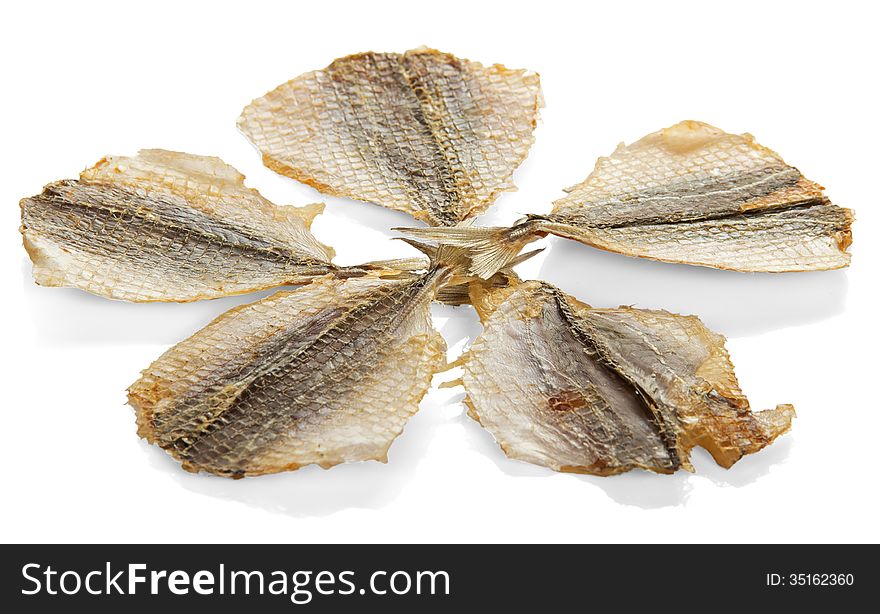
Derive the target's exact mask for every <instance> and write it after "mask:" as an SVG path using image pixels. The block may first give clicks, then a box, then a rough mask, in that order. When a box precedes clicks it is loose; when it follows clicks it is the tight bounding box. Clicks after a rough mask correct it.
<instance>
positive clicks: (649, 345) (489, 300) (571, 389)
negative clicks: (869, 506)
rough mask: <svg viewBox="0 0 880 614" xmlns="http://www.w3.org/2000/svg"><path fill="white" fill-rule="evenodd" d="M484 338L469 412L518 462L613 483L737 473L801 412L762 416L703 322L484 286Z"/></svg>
mask: <svg viewBox="0 0 880 614" xmlns="http://www.w3.org/2000/svg"><path fill="white" fill-rule="evenodd" d="M472 300H473V304H474V306H475V307H476V309H477V311H478V313H479V315H480V319H481V320H482V322H483V326H484V330H483V333H482V334H481V335H480V336H479V337H478V338H477V340H476V341H475V342H474V344H473V345H472V346H471V348H470V349H469V350H468V352H467V353H466V354H465V355H464V356H463V357H462V358H461V359H460V360H459V361H458V363H457V364H459V365H461V366H462V367H463V369H464V374H463V376H462V379H461V383H463V385H464V388H465V391H466V392H467V398H466V400H465V402H466V404H467V406H468V407H469V414H470V415H471V417H473V418H474V419H475V420H477V421H478V422H480V424H482V425H483V426H484V427H485V428H486V429H488V430H489V432H491V433H492V435H493V436H494V437H495V439H496V440H497V441H498V443H499V444H500V445H501V447H502V448H503V450H504V452H505V453H506V454H507V455H508V456H510V457H511V458H516V459H520V460H524V461H527V462H530V463H535V464H538V465H543V466H546V467H550V468H552V469H555V470H557V471H566V472H575V473H589V474H596V475H612V474H616V473H622V472H625V471H629V470H631V469H636V468H638V469H646V470H649V471H655V472H658V473H672V472H674V471H676V470H677V469H679V468H684V469H688V470H691V469H692V467H691V464H690V461H689V460H688V459H689V456H690V452H691V450H692V449H693V448H694V447H695V446H701V447H703V448H705V449H706V450H708V451H709V453H710V454H711V455H712V456H713V458H714V459H715V461H716V462H717V463H718V464H719V465H722V466H723V467H730V466H731V465H733V464H734V463H735V462H736V461H737V460H739V459H740V458H741V457H742V456H743V455H745V454H751V453H753V452H757V451H758V450H760V449H762V448H764V447H765V446H767V445H769V444H770V443H772V442H773V440H774V439H776V437H778V436H779V435H781V434H782V433H785V432H786V431H787V430H788V429H789V427H790V425H791V420H792V418H793V417H794V415H795V412H794V408H793V407H792V406H791V405H779V406H777V407H776V408H775V409H771V410H766V411H761V412H752V411H751V410H750V409H749V403H748V401H747V399H746V398H745V396H743V394H742V392H741V391H740V389H739V386H738V384H737V380H736V376H735V375H734V372H733V365H732V364H731V362H730V358H729V357H728V354H727V352H726V350H725V349H724V338H723V337H722V336H721V335H718V334H716V333H713V332H712V331H710V330H708V329H707V328H706V327H705V326H704V325H703V324H702V323H701V322H700V320H699V319H697V318H696V317H694V316H681V315H676V314H671V313H668V312H665V311H648V310H643V309H633V308H629V307H620V308H617V309H594V308H592V307H590V306H588V305H586V304H584V303H581V302H580V301H578V300H576V299H574V298H573V297H571V296H568V295H566V294H564V293H563V292H561V291H560V290H558V289H557V288H555V287H553V286H551V285H549V284H546V283H543V282H537V281H529V282H523V283H515V282H514V283H511V285H510V286H509V287H507V288H498V287H497V286H496V287H492V286H488V285H486V284H472Z"/></svg>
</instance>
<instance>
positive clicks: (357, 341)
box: [129, 268, 449, 478]
mask: <svg viewBox="0 0 880 614" xmlns="http://www.w3.org/2000/svg"><path fill="white" fill-rule="evenodd" d="M386 274H387V276H386ZM395 275H396V271H388V272H383V271H380V270H377V271H370V272H369V273H367V274H365V275H363V276H361V277H350V278H340V277H338V276H334V275H328V276H325V277H321V278H318V279H316V280H315V281H313V282H312V283H311V284H309V285H307V286H304V287H302V288H299V289H297V290H294V291H292V292H286V291H280V292H277V293H275V294H273V295H272V296H269V297H268V298H265V299H263V300H260V301H257V302H255V303H252V304H250V305H245V306H243V307H238V308H235V309H232V310H230V311H228V312H226V313H225V314H223V315H221V316H220V317H218V318H217V319H216V320H214V321H213V322H211V323H210V324H208V325H207V326H206V327H205V328H203V329H202V330H200V331H199V332H197V333H195V334H194V335H193V336H192V337H190V338H189V339H187V340H185V341H182V342H180V343H178V344H177V345H176V346H174V347H172V348H171V349H170V350H168V351H167V352H166V353H165V354H164V355H163V356H162V357H160V358H159V359H158V360H157V361H156V362H154V363H153V364H152V365H151V366H150V367H149V368H148V369H146V370H145V371H144V372H143V375H142V377H141V378H140V379H139V380H138V381H137V382H136V383H134V384H133V385H132V386H131V387H130V389H129V403H130V404H131V405H132V406H133V407H134V408H135V410H136V414H137V422H138V433H139V434H140V435H141V437H144V438H146V439H147V440H148V441H149V442H151V443H155V444H157V445H159V446H160V447H162V448H164V449H165V450H166V451H168V452H169V453H170V454H171V455H172V456H174V457H175V458H176V459H178V460H179V461H181V463H182V465H183V467H184V469H186V470H188V471H199V470H202V471H207V472H210V473H215V474H218V475H223V476H229V477H233V478H240V477H244V476H253V475H261V474H266V473H274V472H278V471H287V470H293V469H298V468H300V467H302V466H305V465H309V464H317V465H320V466H322V467H324V468H328V467H331V466H333V465H337V464H339V463H344V462H352V461H362V460H369V459H373V460H380V461H383V462H384V461H385V460H386V453H387V450H388V447H389V446H390V445H391V443H392V441H393V440H394V439H395V438H396V437H397V436H398V435H399V434H400V433H401V431H402V430H403V427H404V425H405V424H406V421H407V420H408V419H409V418H410V417H411V416H412V415H413V414H415V413H416V411H417V410H418V405H419V401H420V400H421V399H422V397H423V396H424V395H425V393H426V392H427V391H428V388H429V387H430V384H431V377H432V375H433V374H434V372H435V371H437V370H438V369H440V368H441V367H442V366H443V365H444V364H445V360H446V354H445V349H446V346H445V343H444V341H443V338H442V337H441V336H440V335H439V333H437V332H436V331H435V330H434V328H433V327H432V324H431V317H430V309H429V307H430V303H431V300H432V298H433V296H434V293H435V292H436V290H437V288H438V287H440V286H441V285H442V284H443V283H444V282H445V281H446V280H447V279H448V276H449V273H448V270H447V269H444V268H433V269H431V270H429V271H428V272H426V273H424V274H423V275H420V276H418V277H415V278H412V279H403V280H401V279H396V278H395Z"/></svg>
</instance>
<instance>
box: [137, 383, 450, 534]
mask: <svg viewBox="0 0 880 614" xmlns="http://www.w3.org/2000/svg"><path fill="white" fill-rule="evenodd" d="M438 409H439V406H438V404H436V403H434V402H433V401H431V400H430V398H426V399H425V400H424V401H423V402H422V404H421V409H420V411H419V413H417V414H416V415H415V416H414V417H413V418H412V419H410V421H409V422H408V423H407V425H406V428H405V429H404V431H403V433H402V434H401V435H400V437H398V438H397V439H396V440H395V441H394V443H393V444H392V445H391V449H390V450H389V452H388V463H387V464H385V463H380V462H376V461H367V462H361V463H349V464H344V465H337V466H336V467H332V468H331V469H328V470H325V469H321V468H320V467H317V466H308V467H304V468H302V469H299V470H297V471H292V472H286V473H277V474H272V475H266V476H260V477H258V478H244V479H241V480H230V479H229V478H222V477H218V476H213V475H207V474H204V473H199V474H192V473H186V472H184V471H182V470H181V469H180V465H179V464H178V463H177V462H176V461H174V460H173V459H172V458H171V457H170V456H168V455H167V454H166V453H165V452H164V451H163V450H160V449H159V448H158V447H156V446H151V445H148V444H147V443H145V442H144V443H143V446H144V453H145V454H146V455H147V456H148V458H149V460H150V463H151V464H152V466H153V467H154V468H156V470H157V471H161V472H163V473H168V474H169V475H171V476H172V477H173V479H174V480H176V481H177V482H178V483H179V484H180V485H181V486H182V487H183V488H185V489H186V490H189V491H191V492H195V493H199V494H202V495H206V496H209V497H218V498H222V499H231V500H233V501H238V502H240V503H244V504H246V505H249V506H253V507H258V508H262V509H265V510H267V511H270V512H275V513H279V514H285V515H288V516H293V517H312V516H329V515H331V514H334V513H336V512H340V511H343V510H347V509H351V508H362V509H380V508H382V507H384V506H385V505H387V504H388V503H390V502H391V501H392V500H394V498H396V497H397V495H399V494H400V492H401V491H402V489H403V488H404V486H406V484H407V483H408V482H409V481H410V480H412V479H413V477H414V475H415V473H416V467H417V465H418V464H419V462H420V461H421V459H422V458H423V457H424V454H425V451H426V450H427V448H428V445H429V443H430V441H431V439H432V438H433V434H434V432H435V430H436V429H437V427H438V425H439V424H440V423H442V422H443V420H444V419H443V417H442V415H441V412H439V411H437V410H438Z"/></svg>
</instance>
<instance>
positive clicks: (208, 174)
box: [21, 149, 336, 301]
mask: <svg viewBox="0 0 880 614" xmlns="http://www.w3.org/2000/svg"><path fill="white" fill-rule="evenodd" d="M322 208H323V205H310V206H307V207H302V208H295V207H279V206H277V205H275V204H273V203H271V202H270V201H268V200H266V199H265V198H264V197H263V196H261V195H260V194H259V192H257V191H256V190H253V189H251V188H248V187H246V186H245V185H244V176H243V175H242V174H241V173H239V172H238V171H236V170H235V169H234V168H232V167H231V166H229V165H227V164H225V163H224V162H223V161H221V160H220V159H219V158H213V157H204V156H194V155H189V154H184V153H177V152H171V151H164V150H158V149H150V150H143V151H141V152H140V153H139V154H138V155H137V156H134V157H115V156H114V157H107V158H104V159H102V160H101V161H100V162H98V163H97V164H96V165H95V166H93V167H92V168H89V169H86V170H85V171H83V172H82V174H81V175H80V178H79V180H66V181H58V182H55V183H52V184H50V185H48V186H46V188H45V189H44V190H43V193H42V194H39V195H37V196H34V197H31V198H25V199H23V200H22V201H21V209H22V227H21V232H22V235H23V237H24V245H25V248H26V249H27V251H28V254H29V255H30V257H31V260H32V261H33V263H34V279H35V280H36V282H37V283H38V284H41V285H44V286H71V287H75V288H80V289H82V290H86V291H88V292H92V293H94V294H98V295H100V296H105V297H108V298H114V299H121V300H128V301H193V300H198V299H205V298H215V297H220V296H227V295H230V294H241V293H245V292H251V291H254V290H260V289H263V288H270V287H274V286H279V285H284V284H297V283H304V282H305V281H308V280H309V279H311V278H312V277H314V276H316V275H323V274H326V273H328V272H330V271H333V270H336V267H335V266H334V265H332V264H330V260H331V258H332V257H333V250H332V249H331V248H329V247H327V246H325V245H322V244H321V243H319V242H318V241H317V240H316V239H315V237H314V236H313V235H312V234H311V232H310V230H309V226H310V225H311V221H312V219H313V218H314V216H315V215H317V214H318V213H320V211H321V209H322Z"/></svg>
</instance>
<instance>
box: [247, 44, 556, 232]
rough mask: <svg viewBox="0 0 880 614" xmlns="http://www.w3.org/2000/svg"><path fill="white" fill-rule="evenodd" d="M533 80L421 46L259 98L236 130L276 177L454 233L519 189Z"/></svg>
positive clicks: (536, 89)
mask: <svg viewBox="0 0 880 614" xmlns="http://www.w3.org/2000/svg"><path fill="white" fill-rule="evenodd" d="M541 105H542V98H541V88H540V83H539V78H538V75H537V74H535V73H531V72H528V71H525V70H512V69H508V68H505V67H503V66H501V65H499V64H495V65H492V66H483V65H482V64H480V63H478V62H471V61H469V60H464V59H459V58H456V57H455V56H453V55H451V54H448V53H441V52H439V51H435V50H433V49H426V48H420V49H415V50H412V51H407V52H406V53H374V52H368V53H359V54H356V55H351V56H348V57H344V58H340V59H338V60H336V61H334V62H333V63H332V64H330V66H328V67H327V68H325V69H323V70H317V71H314V72H309V73H306V74H304V75H301V76H299V77H297V78H295V79H293V80H291V81H288V82H287V83H285V84H283V85H281V86H279V87H277V88H276V89H274V90H273V91H271V92H269V93H268V94H266V95H265V96H263V97H262V98H258V99H256V100H254V101H253V102H252V103H251V104H249V105H248V106H247V107H246V108H245V109H244V111H243V112H242V114H241V117H240V118H239V120H238V126H239V129H240V130H241V131H242V132H243V133H244V134H245V136H246V137H247V138H248V139H250V141H251V142H252V143H253V144H254V145H255V146H256V147H257V149H259V150H260V152H261V153H262V155H263V162H264V163H265V164H266V166H268V167H269V168H271V169H272V170H274V171H276V172H278V173H281V174H283V175H286V176H288V177H292V178H293V179H296V180H298V181H302V182H303V183H306V184H308V185H310V186H313V187H315V188H317V189H318V190H320V191H321V192H324V193H325V194H332V195H335V196H347V197H351V198H354V199H358V200H363V201H368V202H372V203H376V204H379V205H382V206H385V207H390V208H392V209H397V210H399V211H403V212H406V213H410V214H412V215H413V216H415V217H416V218H418V219H420V220H423V221H425V222H427V223H428V224H433V225H440V226H451V225H454V224H456V223H458V222H460V221H461V220H464V219H466V218H468V217H472V216H474V215H477V214H479V213H481V212H482V211H484V210H485V209H486V208H487V207H488V206H489V205H491V204H492V203H493V202H494V200H495V199H496V198H497V197H498V195H499V194H500V193H501V192H504V191H508V190H513V189H515V187H514V185H513V182H512V179H511V177H512V175H513V172H514V170H516V168H517V167H518V166H519V165H520V163H522V161H523V160H524V159H525V157H526V155H527V154H528V150H529V148H530V147H531V144H532V142H533V140H534V139H533V137H532V131H533V130H534V128H535V125H536V123H537V119H538V109H539V107H540V106H541Z"/></svg>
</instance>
